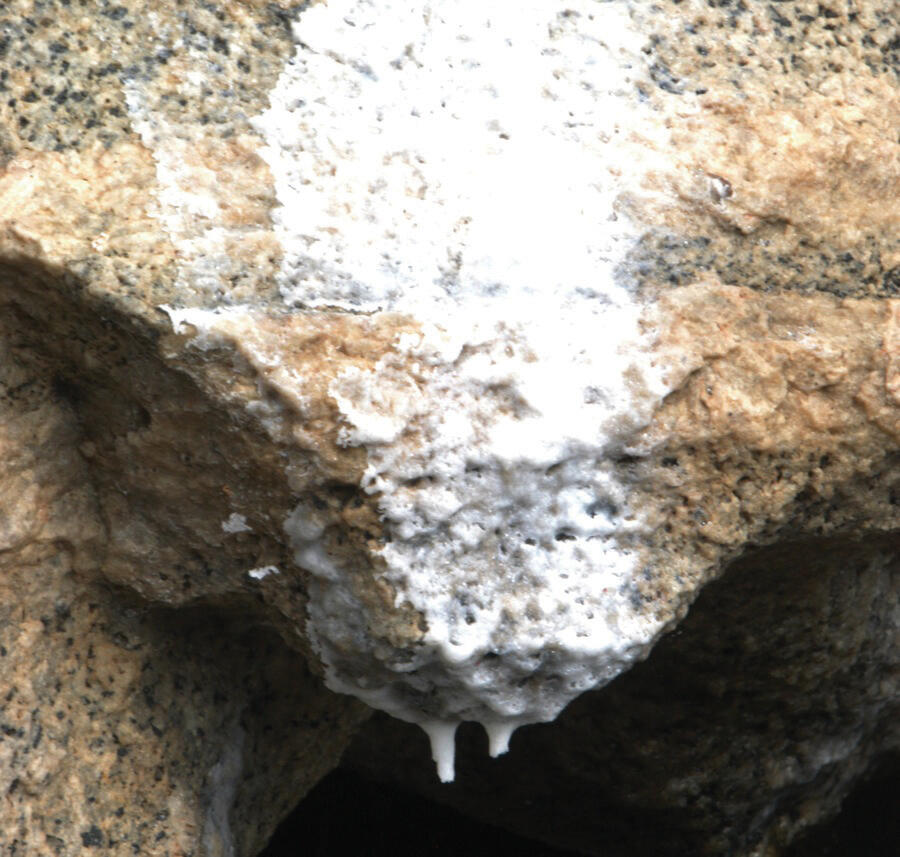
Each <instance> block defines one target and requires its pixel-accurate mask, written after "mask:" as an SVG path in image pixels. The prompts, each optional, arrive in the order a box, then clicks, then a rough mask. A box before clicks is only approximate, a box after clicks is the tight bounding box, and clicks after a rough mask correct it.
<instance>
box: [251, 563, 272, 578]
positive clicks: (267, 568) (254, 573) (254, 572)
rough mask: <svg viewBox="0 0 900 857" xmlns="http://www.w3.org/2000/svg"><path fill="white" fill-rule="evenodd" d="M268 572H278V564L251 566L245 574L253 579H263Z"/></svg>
mask: <svg viewBox="0 0 900 857" xmlns="http://www.w3.org/2000/svg"><path fill="white" fill-rule="evenodd" d="M270 574H278V566H275V565H261V566H260V567H259V568H251V569H250V571H248V572H247V576H248V577H252V578H253V579H254V580H265V579H266V578H267V577H268V576H269V575H270Z"/></svg>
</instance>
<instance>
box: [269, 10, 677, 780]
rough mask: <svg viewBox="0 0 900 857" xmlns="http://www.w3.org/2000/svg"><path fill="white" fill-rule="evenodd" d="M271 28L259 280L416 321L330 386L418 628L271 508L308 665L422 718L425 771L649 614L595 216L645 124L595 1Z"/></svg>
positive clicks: (640, 331) (652, 626)
mask: <svg viewBox="0 0 900 857" xmlns="http://www.w3.org/2000/svg"><path fill="white" fill-rule="evenodd" d="M295 36H296V42H297V49H296V54H295V56H294V58H293V59H292V60H291V61H290V62H289V63H288V65H287V66H286V68H285V69H284V72H283V74H282V76H281V78H280V80H279V82H278V85H277V87H276V88H275V89H274V90H273V91H272V93H271V108H270V109H269V110H268V111H267V112H266V113H265V114H264V115H263V116H261V117H260V118H259V119H258V122H257V124H258V127H259V129H260V130H261V132H262V133H263V134H264V135H265V137H266V140H267V144H268V147H267V150H266V152H265V156H266V158H267V160H268V162H269V164H270V167H271V169H272V171H273V174H274V176H275V180H276V189H277V192H278V197H279V201H280V203H281V207H280V208H279V209H278V210H277V212H276V215H275V218H276V232H277V234H278V235H279V237H280V240H281V241H282V243H283V246H284V250H285V257H284V258H285V261H284V264H283V266H282V271H281V282H280V287H281V292H282V295H283V298H284V300H285V301H286V302H287V304H288V305H290V306H292V307H304V308H317V307H319V308H325V307H329V308H339V309H342V310H345V311H350V312H357V313H359V312H362V313H378V312H395V313H404V314H406V315H408V316H410V317H412V318H413V319H415V320H416V322H417V323H418V327H419V330H420V333H418V334H405V335H403V336H401V337H400V338H398V340H397V342H396V343H395V347H394V350H393V351H392V352H391V353H390V354H389V355H388V356H387V357H385V358H384V359H382V360H381V361H380V363H379V364H378V365H376V366H375V367H374V368H373V369H372V370H365V369H360V368H348V369H346V370H345V371H344V372H343V373H342V374H341V375H339V376H338V377H337V379H336V380H335V381H334V383H333V384H332V386H331V389H330V393H331V395H332V397H333V398H334V400H335V401H336V402H337V403H338V405H339V407H340V410H341V413H342V415H343V417H344V419H345V428H344V430H343V433H342V437H341V440H342V442H343V443H344V444H346V445H348V446H362V447H364V448H365V449H366V452H367V456H368V469H367V471H366V474H365V478H364V482H363V487H364V489H365V490H366V491H367V492H370V493H372V494H374V495H377V497H378V502H379V508H380V511H381V515H382V519H383V527H384V532H385V535H386V537H387V538H386V543H385V545H384V547H383V551H382V557H383V560H384V563H385V569H386V570H385V571H384V577H385V578H386V580H387V581H388V582H390V584H392V586H393V587H394V589H395V591H396V593H397V602H396V603H397V605H398V606H401V605H410V606H412V607H413V608H414V609H415V610H416V611H418V612H419V613H420V614H421V615H422V616H423V617H424V627H425V628H426V631H425V634H424V640H423V642H422V643H421V645H419V646H416V647H413V648H402V649H401V648H396V647H394V646H392V645H390V644H389V643H388V641H386V640H384V639H377V638H375V637H373V635H372V634H371V633H370V631H369V628H368V625H367V622H366V617H365V612H364V608H363V605H362V603H361V602H360V600H359V598H358V596H357V595H356V594H355V592H354V590H353V589H352V587H351V585H350V583H349V582H348V579H349V577H351V575H348V574H347V573H346V572H345V570H343V569H341V568H339V567H338V566H337V565H336V564H335V561H334V560H333V559H332V558H331V557H329V556H328V553H327V551H326V550H325V548H324V546H323V544H322V542H321V541H320V536H321V529H320V528H319V527H318V526H317V525H316V523H315V518H314V513H313V512H312V510H308V509H306V508H302V507H298V509H296V510H295V512H294V514H292V515H291V517H290V518H289V519H288V521H287V522H286V525H285V526H286V530H287V532H288V533H289V535H290V536H291V538H292V540H293V543H294V546H295V548H296V556H297V561H298V563H299V564H301V565H303V566H304V567H305V568H308V569H309V570H311V571H312V572H313V573H314V574H315V575H316V580H315V582H314V585H313V591H312V594H311V603H310V606H309V633H310V635H311V637H312V639H313V641H314V642H315V644H316V645H317V647H318V650H319V653H320V656H321V657H322V659H323V661H324V663H325V665H326V668H327V671H328V681H329V684H330V686H331V687H333V688H334V689H336V690H339V691H342V692H346V693H351V694H354V695H356V696H357V697H359V698H361V699H363V700H365V701H366V702H367V703H369V704H371V705H373V706H375V707H377V708H380V709H383V710H385V711H387V712H389V713H391V714H393V715H395V716H397V717H401V718H403V719H406V720H410V721H414V722H418V723H420V724H421V725H422V726H423V727H424V728H425V729H426V731H427V732H428V733H429V735H430V736H431V738H432V744H433V748H434V755H435V758H436V761H437V762H438V767H439V773H440V776H441V778H442V779H444V780H449V779H452V778H453V732H454V730H455V728H456V725H457V724H458V723H459V722H461V721H463V720H476V721H479V722H481V723H483V724H484V725H485V727H486V728H487V729H488V732H489V736H490V738H491V751H492V753H494V754H497V753H500V752H503V751H504V750H505V749H506V745H507V742H508V739H509V736H510V734H511V732H512V730H513V729H514V728H515V727H517V726H519V725H521V724H524V723H533V722H539V721H547V720H552V719H553V718H554V717H555V716H556V715H557V714H558V713H559V711H560V710H561V709H562V708H563V707H564V706H565V705H566V704H567V703H568V702H569V701H570V700H572V699H573V698H574V697H575V696H577V695H578V694H580V693H582V692H584V691H586V690H589V689H591V688H594V687H597V686H598V685H601V684H603V683H605V682H607V681H609V680H610V679H611V678H612V677H614V676H615V675H617V674H618V673H620V672H621V671H622V670H623V669H625V668H627V667H628V665H629V664H631V663H632V662H633V661H634V660H635V659H636V658H638V657H640V656H641V655H642V654H644V653H645V652H646V651H647V648H648V646H649V645H650V644H651V643H652V641H653V640H654V639H655V638H656V637H657V636H658V635H659V634H660V632H661V630H662V628H661V623H660V622H659V621H658V620H657V619H655V618H654V617H653V615H651V614H649V613H648V612H647V611H646V608H644V606H643V605H642V603H641V601H640V599H639V598H638V597H636V594H635V593H636V590H635V588H634V581H635V579H636V577H637V576H638V575H639V574H640V573H641V566H640V565H639V562H638V559H637V554H636V550H635V547H636V546H639V544H640V542H641V538H642V533H643V532H644V525H643V524H642V519H641V515H640V513H639V510H635V509H632V508H630V506H629V497H628V490H627V486H626V485H624V484H623V483H622V480H621V478H620V477H619V476H618V472H617V469H616V466H615V463H614V459H615V458H616V457H617V456H621V455H622V454H624V453H627V452H634V450H629V449H628V448H627V445H628V438H629V437H630V436H631V435H633V433H634V432H635V431H636V430H638V429H640V428H641V427H642V426H644V425H646V424H647V423H648V421H649V419H650V416H651V414H652V412H653V409H654V407H655V406H656V405H657V404H658V402H659V401H660V400H661V398H662V397H663V396H664V395H665V394H666V392H668V388H667V386H666V383H665V381H664V372H663V371H662V367H661V366H658V365H655V358H654V357H653V355H652V353H651V350H650V340H651V338H652V329H650V328H648V326H647V320H648V318H652V316H651V315H649V313H650V310H648V308H647V307H645V306H643V305H641V304H638V303H637V302H636V301H635V299H634V297H633V294H632V292H631V291H630V289H629V282H628V278H627V275H626V274H625V273H623V271H624V270H625V269H624V268H623V266H622V262H623V260H624V258H625V256H626V254H627V252H628V250H629V249H630V248H631V247H632V246H633V245H634V242H635V240H636V238H637V236H638V234H639V230H638V227H636V226H635V225H634V224H633V223H632V222H630V221H629V220H628V219H627V218H626V217H625V216H624V215H623V214H621V213H620V212H618V211H617V200H619V199H620V198H621V196H622V194H623V193H625V192H627V193H630V194H635V193H639V194H644V195H648V194H649V193H650V191H649V190H647V189H646V188H645V187H643V186H642V178H643V176H645V175H646V174H647V172H648V170H651V169H653V168H654V166H655V159H658V158H660V157H661V156H657V155H655V154H654V152H657V151H659V150H661V149H662V147H663V145H664V143H665V132H664V126H663V123H662V121H661V119H660V117H659V115H658V114H653V112H652V111H651V110H650V108H649V107H646V106H644V105H642V104H641V103H640V100H639V98H638V96H637V91H636V88H635V85H636V83H637V82H638V81H640V80H643V79H644V74H645V71H644V66H643V59H642V54H641V51H640V49H641V47H642V44H643V40H642V38H641V36H640V34H638V33H636V32H635V31H634V29H633V25H632V24H631V21H630V19H629V16H628V10H627V7H626V6H625V5H624V4H623V3H621V2H606V3H601V2H589V0H566V2H564V3H563V2H547V0H541V2H528V0H526V2H517V3H511V2H508V0H489V2H484V0H478V2H475V0H441V2H433V3H428V2H423V0H403V2H399V0H397V2H394V0H378V2H365V0H331V2H328V3H319V4H315V5H313V6H311V7H310V8H309V9H307V10H305V11H304V12H303V13H302V14H301V16H300V18H299V20H298V22H297V23H296V25H295Z"/></svg>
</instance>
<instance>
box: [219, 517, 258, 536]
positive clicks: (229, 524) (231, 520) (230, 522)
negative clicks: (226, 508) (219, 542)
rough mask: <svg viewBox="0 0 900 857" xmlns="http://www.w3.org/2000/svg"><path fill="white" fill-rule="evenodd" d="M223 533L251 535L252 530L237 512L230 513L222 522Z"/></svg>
mask: <svg viewBox="0 0 900 857" xmlns="http://www.w3.org/2000/svg"><path fill="white" fill-rule="evenodd" d="M222 532H223V533H252V532H253V528H252V527H250V526H249V525H248V524H247V519H246V518H245V517H244V516H243V515H239V514H238V513H237V512H232V513H231V514H230V515H229V516H228V517H227V518H226V519H225V520H224V521H222Z"/></svg>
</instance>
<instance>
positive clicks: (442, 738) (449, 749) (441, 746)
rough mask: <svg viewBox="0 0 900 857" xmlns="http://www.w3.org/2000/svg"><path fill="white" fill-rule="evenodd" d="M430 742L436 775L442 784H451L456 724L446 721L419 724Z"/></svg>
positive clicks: (428, 721)
mask: <svg viewBox="0 0 900 857" xmlns="http://www.w3.org/2000/svg"><path fill="white" fill-rule="evenodd" d="M420 725H421V727H422V728H423V729H424V730H425V733H426V734H427V735H428V738H429V740H430V741H431V758H432V759H434V763H435V765H437V773H438V777H439V778H440V781H441V782H442V783H452V782H453V779H454V777H455V775H456V772H455V770H454V762H455V759H456V728H457V727H458V726H459V723H458V722H451V721H447V720H427V721H425V722H423V723H421V724H420Z"/></svg>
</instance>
